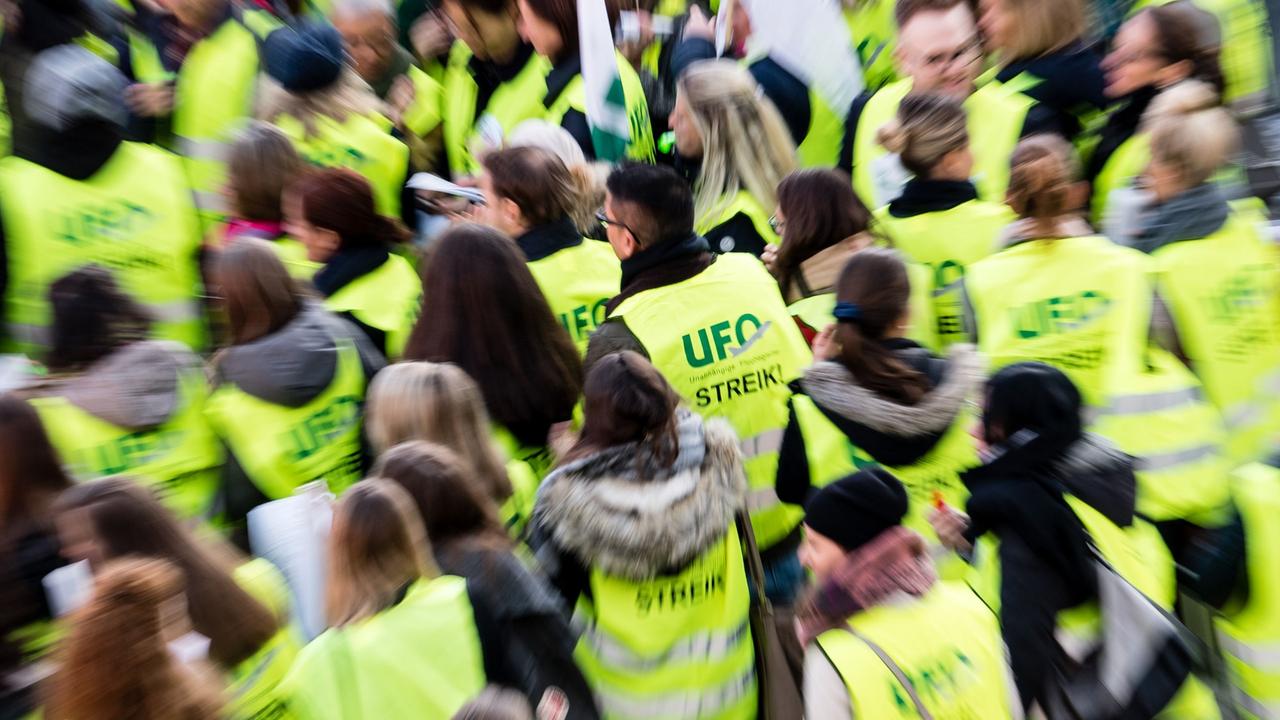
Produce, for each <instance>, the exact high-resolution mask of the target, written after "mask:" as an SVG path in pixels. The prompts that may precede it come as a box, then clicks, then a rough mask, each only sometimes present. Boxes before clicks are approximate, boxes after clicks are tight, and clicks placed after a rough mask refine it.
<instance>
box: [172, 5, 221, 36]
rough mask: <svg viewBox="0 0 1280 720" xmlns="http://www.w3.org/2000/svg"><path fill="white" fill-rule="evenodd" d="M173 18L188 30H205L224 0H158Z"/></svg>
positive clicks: (216, 14)
mask: <svg viewBox="0 0 1280 720" xmlns="http://www.w3.org/2000/svg"><path fill="white" fill-rule="evenodd" d="M159 2H160V4H161V5H162V6H163V7H164V9H166V10H168V11H169V12H170V13H172V14H173V19H174V20H177V21H178V24H179V25H181V26H182V27H184V28H187V29H188V30H205V29H207V28H208V26H209V25H211V24H212V23H213V20H214V18H216V17H217V16H218V13H219V11H220V10H221V9H222V8H223V7H225V6H226V0H159Z"/></svg>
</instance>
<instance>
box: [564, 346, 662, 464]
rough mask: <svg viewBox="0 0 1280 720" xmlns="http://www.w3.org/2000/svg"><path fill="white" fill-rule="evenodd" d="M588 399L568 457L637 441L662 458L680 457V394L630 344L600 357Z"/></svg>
mask: <svg viewBox="0 0 1280 720" xmlns="http://www.w3.org/2000/svg"><path fill="white" fill-rule="evenodd" d="M582 405H583V408H582V409H583V422H582V433H581V434H580V435H579V436H578V441H577V443H576V444H575V445H574V446H573V448H572V449H571V450H570V451H569V452H568V453H567V454H566V455H565V458H564V461H565V462H568V461H571V460H576V459H578V458H581V457H585V456H587V455H590V454H591V453H593V452H599V451H600V450H604V449H606V448H610V447H613V446H615V445H622V444H625V443H633V442H634V443H640V444H642V445H645V446H648V448H649V449H650V451H651V452H652V453H653V455H654V457H656V458H658V460H659V462H664V463H667V464H670V463H671V462H673V461H674V460H675V456H676V452H677V450H678V448H677V445H676V416H675V414H676V408H677V407H679V405H680V396H679V395H678V394H676V391H675V390H674V389H673V388H672V387H671V384H670V383H668V382H667V379H666V378H664V377H663V376H662V373H660V372H658V369H657V368H655V367H654V366H653V364H652V363H650V362H649V361H648V360H646V359H645V357H644V356H643V355H641V354H639V353H637V352H633V351H631V350H624V351H622V352H617V353H612V354H609V355H606V356H604V357H602V358H600V360H599V361H597V362H596V363H595V364H594V365H592V366H591V372H590V373H588V374H587V383H586V387H585V388H583V394H582Z"/></svg>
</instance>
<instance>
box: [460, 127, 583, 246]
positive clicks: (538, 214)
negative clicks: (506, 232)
mask: <svg viewBox="0 0 1280 720" xmlns="http://www.w3.org/2000/svg"><path fill="white" fill-rule="evenodd" d="M480 163H481V164H482V165H484V169H485V172H486V173H488V175H489V181H490V182H491V183H493V191H494V193H496V194H497V195H498V197H499V198H506V199H507V200H510V201H511V202H513V203H515V204H516V206H517V207H519V208H520V214H521V215H522V216H523V218H524V222H525V224H526V225H527V226H528V227H530V228H535V227H538V226H539V225H548V224H550V223H554V222H558V221H560V220H561V219H563V218H566V217H567V218H570V219H573V220H574V221H575V222H578V220H579V219H581V218H582V217H584V215H585V214H586V211H585V206H586V205H587V203H588V202H590V200H589V198H591V197H592V196H594V194H595V193H594V189H593V187H594V180H593V179H592V177H591V176H590V174H589V173H590V170H589V169H588V168H587V167H586V166H585V165H579V166H577V167H573V168H570V167H568V166H567V165H565V164H564V161H563V160H561V159H560V158H559V157H557V156H556V155H555V154H554V153H552V152H551V151H549V150H544V149H542V148H538V147H530V146H523V147H509V148H504V149H502V150H495V151H493V152H491V153H488V154H486V155H485V156H484V157H483V158H482V159H481V160H480ZM493 201H494V198H490V200H489V202H490V203H492V202H493ZM594 210H595V208H592V211H594Z"/></svg>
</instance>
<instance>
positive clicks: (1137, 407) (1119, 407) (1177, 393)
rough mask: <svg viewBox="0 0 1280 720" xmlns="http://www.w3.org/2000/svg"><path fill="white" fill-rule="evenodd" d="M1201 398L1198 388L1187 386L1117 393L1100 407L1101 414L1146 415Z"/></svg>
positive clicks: (1189, 403) (1174, 407) (1197, 400)
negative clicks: (1174, 388) (1133, 392)
mask: <svg viewBox="0 0 1280 720" xmlns="http://www.w3.org/2000/svg"><path fill="white" fill-rule="evenodd" d="M1200 399H1201V394H1200V388H1197V387H1189V388H1179V389H1177V390H1164V391H1162V392H1153V393H1144V394H1141V395H1117V396H1115V397H1113V398H1111V403H1110V404H1108V405H1107V406H1106V407H1105V408H1103V409H1102V414H1103V415H1146V414H1147V413H1157V412H1162V411H1166V410H1174V409H1177V408H1179V407H1182V406H1183V405H1191V404H1192V403H1196V402H1199V401H1200Z"/></svg>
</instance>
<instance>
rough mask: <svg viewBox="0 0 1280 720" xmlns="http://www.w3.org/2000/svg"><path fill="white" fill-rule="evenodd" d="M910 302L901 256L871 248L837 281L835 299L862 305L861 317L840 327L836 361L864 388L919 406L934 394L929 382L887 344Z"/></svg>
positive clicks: (908, 287) (886, 250)
mask: <svg viewBox="0 0 1280 720" xmlns="http://www.w3.org/2000/svg"><path fill="white" fill-rule="evenodd" d="M910 299H911V283H910V281H909V280H908V278H907V266H906V264H905V263H903V262H902V258H901V257H899V256H898V253H897V252H895V251H893V250H889V249H886V248H868V249H867V250H863V251H862V252H860V253H858V254H857V255H854V256H853V257H852V258H850V260H849V262H848V264H846V265H845V266H844V270H843V271H841V273H840V280H839V282H837V283H836V300H837V302H839V303H850V304H853V305H855V306H856V307H857V309H856V311H855V312H856V315H857V317H855V318H852V319H849V320H842V321H841V322H840V323H839V324H837V325H836V333H835V339H836V342H838V343H839V344H840V355H839V356H838V357H837V358H836V361H837V362H839V363H840V364H842V365H844V366H845V367H846V368H848V369H849V372H851V373H853V377H854V379H855V380H857V381H858V384H859V385H861V386H862V387H864V388H866V389H867V390H870V391H871V392H874V393H876V394H877V395H880V396H882V397H886V398H889V399H891V400H894V401H897V402H899V403H903V404H908V405H914V404H915V403H917V402H919V401H920V398H922V397H924V394H925V393H926V392H928V390H929V379H928V378H927V377H925V376H924V375H923V374H921V373H919V372H917V371H915V370H913V369H912V368H910V367H908V366H907V365H906V364H905V363H903V362H902V360H900V359H898V357H897V356H895V355H894V354H893V352H892V351H891V350H889V349H888V348H886V347H885V346H884V344H883V342H882V341H883V340H884V339H885V337H886V335H887V334H888V332H889V331H890V330H891V329H892V328H893V325H894V323H896V322H898V320H900V319H902V317H903V314H904V313H905V312H906V311H907V304H908V302H909V301H910Z"/></svg>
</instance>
